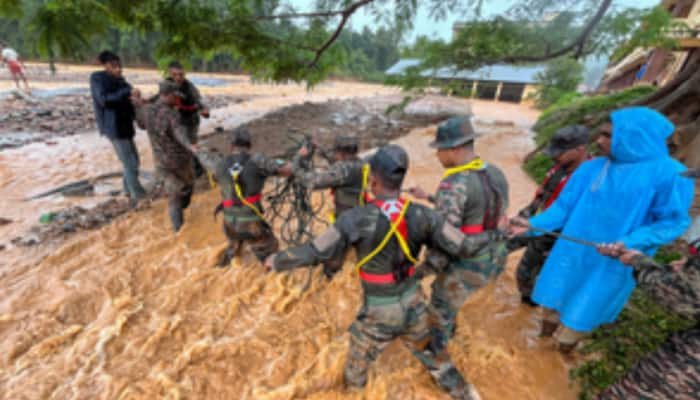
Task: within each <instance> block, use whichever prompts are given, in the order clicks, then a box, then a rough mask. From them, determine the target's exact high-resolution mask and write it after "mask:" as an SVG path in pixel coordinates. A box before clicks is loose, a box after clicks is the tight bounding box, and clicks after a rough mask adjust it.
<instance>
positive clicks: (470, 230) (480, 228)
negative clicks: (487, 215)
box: [459, 224, 484, 235]
mask: <svg viewBox="0 0 700 400" xmlns="http://www.w3.org/2000/svg"><path fill="white" fill-rule="evenodd" d="M459 230H460V231H462V233H464V234H465V235H477V234H479V233H484V225H481V224H479V225H462V227H461V228H459Z"/></svg>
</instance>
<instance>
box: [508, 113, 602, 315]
mask: <svg viewBox="0 0 700 400" xmlns="http://www.w3.org/2000/svg"><path fill="white" fill-rule="evenodd" d="M589 135H590V132H589V130H588V128H586V127H585V126H582V125H571V126H567V127H564V128H561V129H559V130H558V131H557V132H556V133H555V134H554V136H553V137H552V141H551V143H550V145H549V146H548V147H547V148H546V149H545V150H544V153H545V154H546V155H547V156H549V157H551V158H552V159H554V161H555V162H556V163H555V164H554V166H553V167H552V168H551V169H550V170H549V171H548V172H547V174H546V175H545V178H544V181H543V182H542V185H540V187H539V188H538V189H537V192H536V193H535V198H534V199H533V200H532V202H531V203H530V204H528V205H527V207H525V208H523V209H522V210H520V212H519V213H518V215H519V216H521V217H523V218H530V217H532V216H535V215H537V214H539V213H540V212H542V211H544V210H546V209H547V208H548V207H549V206H550V205H551V204H552V203H554V200H556V199H557V197H558V196H559V193H561V191H562V189H564V186H565V185H566V182H567V181H568V180H569V178H570V177H571V174H573V173H574V171H576V168H578V166H579V165H581V163H583V162H584V161H586V160H587V159H589V158H590V156H589V154H588V150H587V149H586V145H587V144H588V137H589ZM554 242H556V239H555V238H554V237H553V236H548V235H544V236H536V237H530V238H522V239H514V240H511V241H509V242H508V248H509V250H511V251H512V250H515V248H517V247H520V245H525V246H527V250H526V251H525V254H524V255H523V258H522V259H521V260H520V263H519V264H518V269H517V270H516V278H517V282H518V290H520V296H521V300H522V302H523V304H527V305H530V306H533V307H535V306H537V304H535V303H534V302H533V301H532V298H531V297H530V296H531V295H532V289H533V288H534V287H535V280H536V279H537V275H538V274H539V272H540V269H542V265H543V264H544V261H545V259H546V258H547V254H549V251H550V250H551V249H552V246H554ZM516 243H517V244H516Z"/></svg>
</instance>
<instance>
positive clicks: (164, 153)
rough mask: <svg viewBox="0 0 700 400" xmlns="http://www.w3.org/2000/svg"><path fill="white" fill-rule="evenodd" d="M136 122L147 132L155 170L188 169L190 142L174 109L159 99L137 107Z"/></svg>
mask: <svg viewBox="0 0 700 400" xmlns="http://www.w3.org/2000/svg"><path fill="white" fill-rule="evenodd" d="M136 122H137V123H138V124H139V126H140V127H141V128H143V129H146V131H147V132H148V138H149V139H150V141H151V148H152V149H153V158H154V160H155V162H156V165H157V166H158V167H160V168H164V169H171V170H173V169H178V168H181V167H183V166H188V167H189V166H190V161H191V159H192V153H191V152H190V150H189V146H190V145H191V144H192V143H191V141H190V139H189V136H188V133H187V129H186V127H185V126H183V125H182V124H181V123H180V115H179V114H178V112H177V110H176V109H175V108H173V107H171V106H169V105H167V104H165V103H163V102H162V101H160V100H159V101H156V102H155V103H148V104H145V105H143V106H141V107H138V108H137V110H136Z"/></svg>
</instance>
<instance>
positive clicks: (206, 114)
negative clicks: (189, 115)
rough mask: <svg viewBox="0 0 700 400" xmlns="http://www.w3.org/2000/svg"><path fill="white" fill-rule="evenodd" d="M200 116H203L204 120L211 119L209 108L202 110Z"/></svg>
mask: <svg viewBox="0 0 700 400" xmlns="http://www.w3.org/2000/svg"><path fill="white" fill-rule="evenodd" d="M199 115H201V116H202V117H204V118H209V115H210V114H209V109H208V108H204V109H202V110H201V111H200V112H199Z"/></svg>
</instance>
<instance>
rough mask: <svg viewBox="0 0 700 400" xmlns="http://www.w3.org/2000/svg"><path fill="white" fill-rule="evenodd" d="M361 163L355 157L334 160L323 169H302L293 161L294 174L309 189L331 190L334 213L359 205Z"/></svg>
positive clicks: (362, 163) (362, 162)
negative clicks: (345, 159)
mask: <svg viewBox="0 0 700 400" xmlns="http://www.w3.org/2000/svg"><path fill="white" fill-rule="evenodd" d="M363 165H364V161H362V160H361V159H359V158H355V159H352V160H347V161H338V162H335V163H333V164H331V166H330V167H329V168H328V169H327V170H325V171H303V170H302V169H301V168H300V167H299V165H298V163H297V162H295V165H294V175H295V176H298V177H299V178H300V179H301V180H302V182H303V183H304V185H305V186H306V187H309V188H311V189H331V190H333V202H334V205H335V213H336V214H340V213H341V212H343V211H345V210H349V209H351V208H353V207H355V206H358V205H360V196H361V195H362V166H363Z"/></svg>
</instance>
